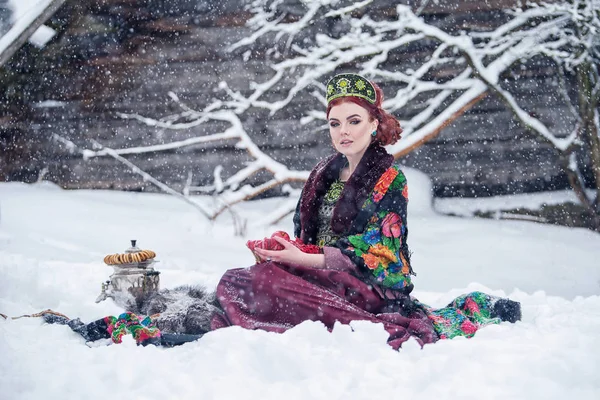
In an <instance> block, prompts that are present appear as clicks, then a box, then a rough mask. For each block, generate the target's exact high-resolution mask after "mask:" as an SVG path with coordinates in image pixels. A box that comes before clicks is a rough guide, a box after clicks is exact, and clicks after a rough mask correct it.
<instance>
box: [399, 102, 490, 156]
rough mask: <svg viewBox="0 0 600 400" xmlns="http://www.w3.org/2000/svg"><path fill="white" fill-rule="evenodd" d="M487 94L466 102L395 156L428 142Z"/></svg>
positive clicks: (404, 153)
mask: <svg viewBox="0 0 600 400" xmlns="http://www.w3.org/2000/svg"><path fill="white" fill-rule="evenodd" d="M487 94H488V92H487V91H486V92H483V93H482V94H480V95H479V96H477V97H475V98H474V99H473V100H471V101H470V102H468V103H467V104H465V105H464V106H463V107H461V108H460V110H458V111H456V112H455V113H454V114H452V115H451V116H450V118H448V119H447V120H445V121H444V122H442V123H441V124H440V125H439V126H437V127H436V128H435V129H433V130H432V131H431V132H429V133H428V134H427V135H425V136H423V138H421V140H419V141H418V142H415V143H414V144H412V145H411V146H409V147H406V148H405V149H402V150H400V151H398V152H397V153H394V158H400V157H404V156H405V155H407V154H408V153H410V152H411V151H413V150H415V149H417V148H419V147H421V146H422V145H424V144H425V143H426V142H428V141H429V140H431V139H433V138H434V137H436V136H437V135H439V134H440V132H441V131H442V130H443V129H444V128H445V127H447V126H448V125H450V124H451V123H452V122H454V121H455V120H456V119H458V118H459V117H460V116H461V115H463V114H464V113H465V112H467V111H468V110H470V109H471V108H472V107H473V106H474V105H475V104H477V103H479V102H480V101H481V100H483V99H484V98H485V97H486V96H487Z"/></svg>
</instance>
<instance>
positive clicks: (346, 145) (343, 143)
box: [340, 140, 353, 147]
mask: <svg viewBox="0 0 600 400" xmlns="http://www.w3.org/2000/svg"><path fill="white" fill-rule="evenodd" d="M352 143H353V142H352V141H351V140H342V141H341V142H340V146H342V147H348V146H350V145H351V144H352Z"/></svg>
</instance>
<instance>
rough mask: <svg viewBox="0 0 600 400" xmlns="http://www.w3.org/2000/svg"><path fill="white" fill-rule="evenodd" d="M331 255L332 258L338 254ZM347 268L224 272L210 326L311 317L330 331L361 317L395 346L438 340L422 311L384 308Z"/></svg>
mask: <svg viewBox="0 0 600 400" xmlns="http://www.w3.org/2000/svg"><path fill="white" fill-rule="evenodd" d="M333 254H334V257H333V258H339V257H338V256H337V255H335V253H333ZM338 254H339V253H338ZM339 256H341V254H339ZM328 258H329V259H330V260H331V259H332V256H331V255H329V256H328V255H327V253H326V258H325V261H326V264H327V261H328ZM344 258H345V257H344ZM333 264H335V262H334V263H333ZM352 268H355V267H354V266H350V267H348V266H345V267H341V268H340V267H338V266H334V268H323V269H316V268H309V267H301V266H286V265H283V264H279V263H275V262H265V263H261V264H256V265H253V266H251V267H249V268H239V269H231V270H228V271H227V272H226V273H225V275H223V277H222V278H221V281H220V282H219V284H218V286H217V293H216V294H217V298H218V300H219V302H220V304H221V306H222V307H223V310H224V314H219V315H216V316H215V317H214V318H213V320H212V324H211V329H213V330H214V329H219V328H223V327H226V326H231V325H237V326H241V327H243V328H247V329H262V330H266V331H269V332H285V331H286V330H288V329H290V328H292V327H294V326H296V325H298V324H300V323H302V322H304V321H307V320H310V321H321V322H322V323H323V324H325V326H327V328H328V329H329V330H331V329H333V326H334V324H335V322H336V321H339V322H341V323H342V324H348V323H350V322H351V321H358V320H362V321H372V322H378V323H382V324H383V326H384V328H385V330H386V331H387V332H388V333H389V335H390V336H389V338H388V343H389V345H390V346H392V347H393V348H394V349H398V348H399V347H400V346H401V345H402V343H404V342H405V341H407V340H408V339H409V338H410V337H411V336H412V337H414V338H415V339H416V340H417V341H418V342H419V343H420V344H421V345H423V344H425V343H432V342H435V341H436V340H437V339H438V336H437V334H436V332H435V330H434V328H433V324H432V322H431V320H430V319H429V318H428V317H427V315H426V314H425V312H424V311H423V310H422V309H420V308H414V309H412V310H411V311H410V312H403V311H396V312H384V310H387V309H388V307H387V306H388V305H389V302H388V301H386V300H385V299H384V298H383V297H382V296H381V294H380V293H379V292H378V291H377V290H376V289H374V288H373V286H371V285H369V284H367V283H365V282H363V281H362V280H360V279H359V278H357V277H356V276H355V275H356V274H353V273H352V272H353V271H352V270H351V269H352Z"/></svg>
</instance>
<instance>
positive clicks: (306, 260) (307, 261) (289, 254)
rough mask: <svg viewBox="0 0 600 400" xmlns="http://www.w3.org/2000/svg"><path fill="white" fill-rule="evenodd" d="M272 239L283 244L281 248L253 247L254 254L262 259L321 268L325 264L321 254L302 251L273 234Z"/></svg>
mask: <svg viewBox="0 0 600 400" xmlns="http://www.w3.org/2000/svg"><path fill="white" fill-rule="evenodd" d="M273 239H275V240H276V241H277V243H279V244H280V245H282V246H283V250H265V249H259V248H256V249H254V251H255V252H256V254H258V255H259V256H260V257H261V258H262V259H263V260H266V261H275V262H278V263H282V264H288V265H302V266H305V267H314V268H323V267H324V266H325V256H324V255H323V254H308V253H304V252H303V251H302V250H300V249H299V248H297V247H296V246H294V245H293V244H291V243H290V242H288V241H287V240H285V239H283V238H281V237H278V236H273Z"/></svg>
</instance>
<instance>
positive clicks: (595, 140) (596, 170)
mask: <svg viewBox="0 0 600 400" xmlns="http://www.w3.org/2000/svg"><path fill="white" fill-rule="evenodd" d="M592 68H593V66H592V65H591V64H590V63H588V62H586V63H583V64H581V65H580V66H579V68H577V84H578V86H579V87H578V89H579V90H578V92H579V115H580V117H581V133H582V135H581V137H582V139H583V140H584V141H585V143H586V144H587V145H588V146H589V156H590V166H591V168H592V174H593V176H594V181H595V182H594V195H593V197H592V199H590V200H591V201H590V203H591V207H592V210H593V212H594V213H595V214H596V215H600V137H599V136H598V134H599V133H600V132H598V126H597V125H596V121H595V116H596V115H595V113H596V112H597V111H596V106H597V104H596V101H595V99H594V98H593V95H592V92H593V88H594V86H595V84H596V83H597V82H594V80H595V79H594V77H595V75H594V71H592Z"/></svg>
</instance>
